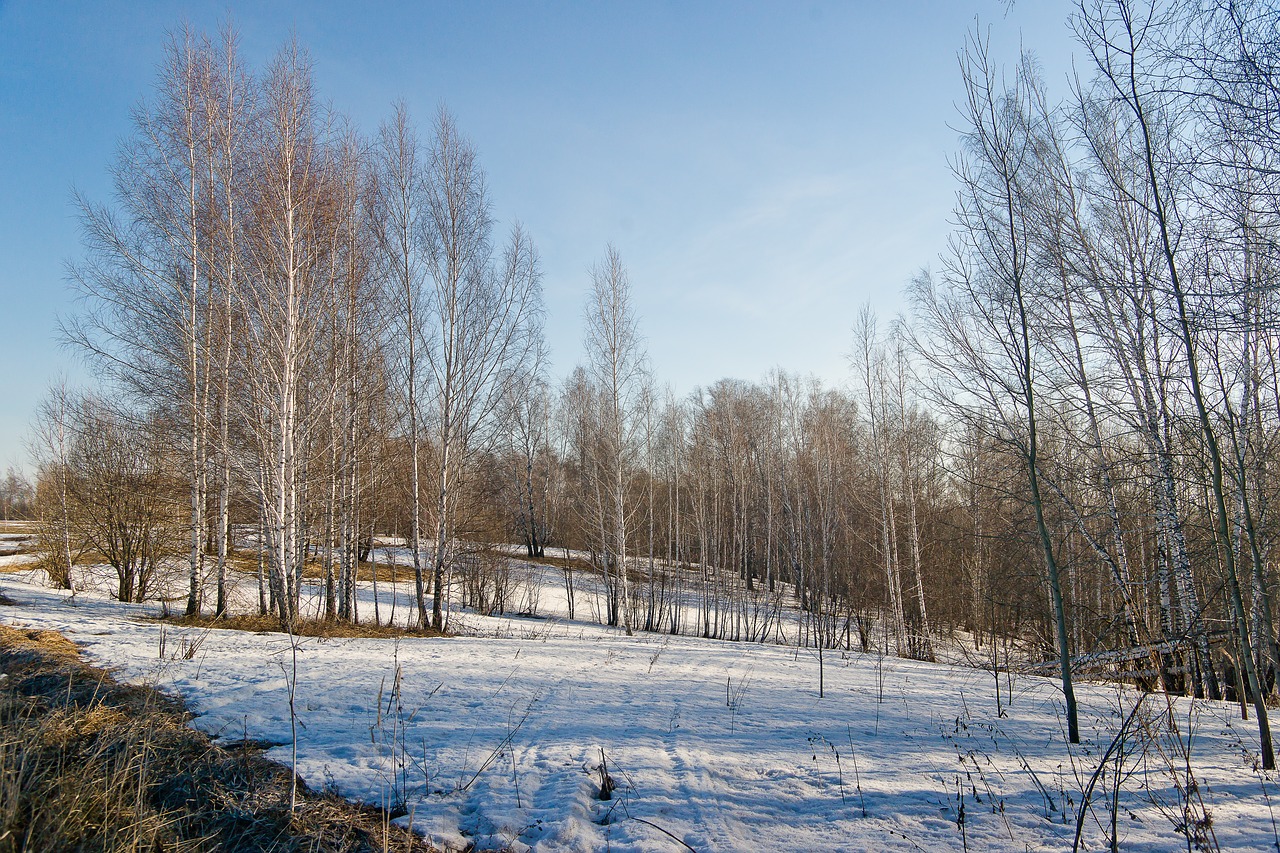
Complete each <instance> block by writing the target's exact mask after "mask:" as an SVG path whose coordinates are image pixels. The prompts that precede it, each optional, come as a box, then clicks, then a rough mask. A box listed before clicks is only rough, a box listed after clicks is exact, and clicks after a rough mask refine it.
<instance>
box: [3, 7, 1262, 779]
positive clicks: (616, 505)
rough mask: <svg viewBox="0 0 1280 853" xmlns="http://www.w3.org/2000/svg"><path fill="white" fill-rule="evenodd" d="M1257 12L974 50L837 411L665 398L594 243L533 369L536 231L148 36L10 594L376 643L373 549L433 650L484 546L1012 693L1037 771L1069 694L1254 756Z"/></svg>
mask: <svg viewBox="0 0 1280 853" xmlns="http://www.w3.org/2000/svg"><path fill="white" fill-rule="evenodd" d="M1278 24H1280V13H1278V12H1277V10H1276V9H1275V8H1274V6H1273V4H1270V3H1267V2H1260V0H1238V2H1226V0H1221V2H1218V0H1185V2H1170V3H1162V2H1157V3H1145V2H1136V0H1133V2H1131V0H1084V2H1082V3H1081V5H1080V7H1079V8H1078V9H1077V10H1076V11H1075V13H1074V14H1073V16H1072V18H1071V22H1070V26H1071V27H1072V28H1073V30H1074V35H1075V37H1076V40H1077V45H1078V47H1077V61H1076V68H1075V75H1076V76H1075V77H1074V78H1073V79H1072V80H1070V81H1066V82H1064V83H1063V84H1061V85H1059V84H1058V83H1057V82H1054V81H1046V80H1045V79H1044V78H1043V76H1042V74H1041V72H1040V70H1039V67H1038V65H1037V62H1036V60H1035V57H1034V53H1033V52H1031V51H1030V50H1029V51H1028V52H1027V53H1026V54H1024V55H1022V56H1017V57H997V56H993V55H991V52H990V51H989V49H988V45H987V42H986V40H985V39H984V37H983V35H982V32H981V31H980V30H979V31H975V33H974V34H973V35H972V36H971V37H970V40H969V42H968V44H967V45H966V46H965V47H964V49H963V51H962V52H961V55H960V61H959V66H958V73H959V74H960V75H962V78H963V83H964V92H965V100H964V102H963V103H961V104H959V105H958V107H959V109H960V113H961V116H962V126H960V127H959V132H960V139H959V143H958V152H957V153H956V154H955V156H954V158H953V161H952V162H953V171H954V180H955V190H956V207H955V210H954V215H953V217H954V226H955V228H954V232H953V235H952V239H951V243H950V246H949V248H948V250H947V252H946V253H945V254H944V255H943V256H942V257H941V258H939V259H929V258H921V259H920V263H921V265H922V266H921V272H920V273H919V275H918V276H917V277H916V278H915V279H914V280H913V281H912V282H910V284H909V286H908V292H909V304H910V310H909V311H908V312H907V313H906V314H905V315H904V316H901V317H896V318H891V319H889V318H877V317H876V316H874V314H873V313H872V312H871V311H870V310H869V309H868V310H867V311H865V312H863V314H862V315H861V316H858V317H850V318H849V320H850V322H849V327H850V338H849V374H848V378H847V381H846V382H844V383H840V384H839V385H835V386H832V385H824V384H823V383H821V382H819V381H818V380H816V379H813V378H810V377H806V376H804V375H800V374H797V373H794V372H790V371H788V370H786V369H782V368H779V369H777V370H775V371H774V372H772V373H770V375H768V376H766V377H762V378H759V379H756V380H754V381H745V380H740V379H728V378H726V379H724V380H721V381H719V382H716V383H714V384H713V385H711V386H709V387H706V388H702V389H699V390H696V391H694V392H693V393H692V394H689V395H687V396H677V395H676V394H674V393H673V392H672V391H671V390H669V388H668V387H667V386H665V385H664V384H663V382H662V378H661V377H658V376H655V375H654V374H653V372H652V371H651V370H650V369H649V365H648V360H647V358H646V351H645V350H646V346H645V339H644V335H643V330H642V318H640V317H638V316H637V314H636V311H635V308H634V304H633V299H632V292H633V291H632V288H633V287H643V286H644V282H639V281H638V282H635V283H634V284H633V282H632V281H631V280H630V277H629V274H628V270H627V267H626V264H625V261H624V254H625V246H621V247H615V246H607V247H602V248H600V249H599V250H598V255H597V256H596V260H595V261H594V263H592V262H591V261H590V260H589V258H588V259H584V267H585V266H590V282H591V286H590V291H589V293H588V294H586V297H585V299H584V307H583V337H582V344H583V352H584V353H585V355H584V358H583V360H582V362H581V363H580V364H579V365H577V366H576V367H574V368H573V369H572V370H570V371H568V373H567V375H564V376H553V375H551V371H550V367H549V358H548V349H549V345H550V344H549V342H548V341H546V340H545V337H544V334H543V330H542V321H543V306H542V300H541V286H542V277H541V272H540V266H539V256H538V249H537V247H536V244H535V241H534V235H531V234H529V233H527V232H526V231H525V230H524V229H523V228H522V227H521V226H520V225H519V224H518V223H499V222H497V221H495V217H494V214H493V210H492V203H491V200H490V197H489V194H488V188H487V186H486V177H485V172H484V169H483V166H482V164H481V160H480V154H479V152H477V151H476V150H475V148H474V146H473V145H472V143H471V142H470V141H469V140H468V138H467V136H466V135H465V133H464V131H463V129H462V128H460V127H459V126H458V125H457V122H456V120H455V119H454V117H453V116H452V115H451V114H450V113H449V112H448V110H447V109H445V108H441V109H440V110H439V111H438V113H436V114H435V115H433V116H429V117H426V118H425V119H422V118H419V119H415V117H413V116H411V115H409V113H408V110H407V108H406V107H404V106H403V105H397V106H393V107H392V108H391V110H390V112H389V114H388V117H387V118H386V120H385V121H384V122H383V123H382V124H381V125H380V126H379V127H377V128H373V129H362V128H358V127H355V126H353V124H352V123H351V122H350V121H349V120H348V119H346V118H344V117H343V116H342V115H340V114H337V113H336V112H334V111H333V110H331V109H329V108H327V107H326V106H324V100H323V98H322V96H321V94H320V93H318V92H316V91H315V90H314V86H313V79H312V71H311V68H310V60H309V58H308V55H307V53H306V51H305V49H304V48H303V47H302V46H301V45H299V44H297V43H290V44H287V45H285V46H284V47H283V48H282V49H281V50H280V52H279V53H278V54H277V55H276V57H275V58H274V59H273V60H272V61H271V62H270V63H269V64H267V65H265V66H264V67H262V68H253V67H249V66H247V65H246V63H245V61H244V59H243V58H242V56H241V54H240V49H239V46H238V40H237V36H236V33H235V32H234V30H232V29H230V28H228V29H227V30H225V31H224V32H222V33H220V34H216V35H207V34H204V33H198V32H194V31H191V30H178V31H177V32H175V34H174V36H173V38H172V40H171V42H170V43H169V44H167V45H166V48H165V63H164V65H163V67H162V69H161V71H160V73H159V74H158V77H157V80H156V82H155V88H154V90H153V91H152V92H150V93H148V94H147V96H146V98H145V99H144V101H143V102H142V104H141V105H140V106H139V107H138V109H137V110H136V113H135V115H134V117H133V133H132V135H131V136H130V137H129V138H128V139H127V140H125V141H124V142H123V143H122V145H121V147H120V151H119V155H118V158H117V160H116V161H115V162H113V163H112V164H111V165H110V167H109V168H110V174H111V177H112V180H113V185H114V192H113V195H112V197H111V198H110V199H108V200H102V199H92V198H78V199H77V206H78V212H79V217H80V222H81V227H82V234H83V249H84V253H83V256H82V258H81V259H79V260H78V261H76V262H75V263H74V264H73V265H72V267H71V272H70V277H71V280H72V285H73V287H74V288H75V290H76V292H77V294H78V296H79V297H80V300H81V302H80V306H81V310H80V311H79V313H77V314H76V315H75V316H74V317H71V318H69V319H68V320H67V322H66V323H65V327H64V334H65V336H66V338H67V340H68V341H69V342H70V343H71V344H72V345H73V346H75V347H76V348H77V349H78V350H79V351H80V352H82V353H83V354H84V355H85V356H86V358H88V359H89V361H90V362H91V363H92V364H93V365H94V367H95V369H96V371H97V375H98V376H99V377H100V380H101V382H100V385H99V387H97V388H96V389H93V390H77V389H71V388H67V387H57V388H54V389H51V390H50V392H49V395H48V397H47V398H46V400H45V402H44V404H43V406H42V408H41V410H40V412H39V413H38V415H37V416H36V418H35V422H34V425H33V440H32V448H33V452H34V453H35V454H36V456H37V457H38V458H37V472H38V474H37V478H36V479H37V483H36V488H35V496H34V504H33V506H32V508H31V511H32V512H33V513H34V515H35V517H36V518H37V519H38V521H39V531H40V533H39V535H40V542H41V551H42V566H43V567H44V568H45V570H46V571H47V572H48V575H49V578H50V579H51V581H52V582H54V583H55V584H57V585H61V586H64V587H70V586H72V585H73V584H74V583H75V579H76V576H77V572H78V571H79V568H78V567H79V566H80V565H81V563H83V562H86V561H88V562H99V563H105V564H109V565H110V567H111V568H112V569H113V570H114V574H115V576H116V578H117V579H118V584H117V589H116V593H117V595H118V597H119V598H120V599H121V600H122V601H142V600H145V599H149V598H153V597H154V596H155V595H156V594H157V590H158V588H159V578H160V576H161V575H164V574H166V573H172V572H174V571H177V570H179V569H178V567H180V571H181V572H182V574H183V577H184V579H185V583H184V588H185V592H186V594H185V600H184V602H183V603H182V607H183V609H184V610H185V613H186V614H187V615H188V616H198V615H202V614H203V615H212V616H215V617H221V616H225V615H227V614H228V613H229V612H230V610H231V601H232V595H231V589H232V588H233V587H234V586H235V585H236V583H237V582H240V581H243V582H244V583H249V584H254V583H256V593H255V600H256V602H257V607H258V610H259V611H260V612H261V613H262V614H268V615H271V616H273V617H274V618H276V619H278V620H279V622H280V624H281V625H282V626H283V627H289V626H292V625H293V624H295V622H296V621H297V620H299V619H301V618H311V617H318V618H323V619H329V620H337V621H346V622H355V621H361V622H369V621H372V620H373V619H374V617H375V614H370V613H368V612H359V609H358V606H357V596H356V589H357V584H358V582H363V580H364V578H365V576H366V574H367V573H368V572H369V571H370V566H369V558H370V556H371V553H372V552H373V550H374V546H375V542H376V541H379V540H381V541H388V540H398V541H400V542H402V543H403V544H404V546H405V547H406V548H407V550H408V552H409V553H410V554H411V556H412V565H411V566H410V567H409V570H410V571H411V572H412V585H413V590H414V599H415V604H416V606H415V611H414V620H415V622H416V625H417V627H418V628H419V629H421V630H424V631H425V630H427V629H429V628H430V629H434V630H436V631H441V630H447V629H448V626H449V618H450V614H451V612H454V611H456V610H458V609H459V608H472V609H475V610H477V611H480V612H483V613H493V612H503V611H517V610H519V609H520V602H519V601H517V600H516V599H515V596H514V595H513V594H512V593H511V589H512V581H511V578H510V568H509V566H508V564H507V563H506V562H505V561H503V560H501V559H496V558H495V557H494V554H495V553H496V552H495V550H494V548H495V546H498V545H502V544H511V543H515V544H518V545H519V546H520V547H521V548H522V549H523V552H524V554H525V555H526V556H527V557H528V558H529V559H531V560H540V561H545V562H547V563H548V564H549V565H554V566H556V567H558V568H559V569H560V570H562V572H561V574H562V576H563V583H564V589H565V595H566V597H567V600H568V603H569V608H570V613H569V615H570V617H571V618H578V619H588V620H598V621H600V622H603V623H606V624H608V625H615V626H619V627H620V628H622V629H623V630H625V631H626V632H627V633H628V634H631V633H632V632H640V631H648V632H666V633H669V634H688V635H695V636H701V637H707V638H719V639H726V640H738V641H750V642H760V643H777V642H782V643H789V644H795V645H799V646H808V647H817V648H827V649H835V648H842V649H851V648H852V649H860V650H862V651H868V650H871V649H877V650H880V651H881V652H883V653H884V654H888V655H897V656H902V657H911V658H917V659H921V660H931V659H933V657H934V655H935V650H936V649H937V648H939V647H940V645H941V644H946V645H955V644H958V643H966V644H969V645H971V646H973V647H974V648H975V649H977V650H979V651H980V652H981V654H983V655H985V656H986V657H987V658H988V659H989V660H990V661H992V664H993V666H995V667H996V668H997V669H998V668H999V666H1000V665H1001V664H1000V658H1001V656H1002V655H1003V656H1004V665H1005V666H1006V667H1007V666H1008V665H1009V661H1010V656H1012V657H1013V659H1016V660H1017V661H1019V662H1021V663H1031V662H1037V663H1043V664H1045V665H1047V666H1049V667H1050V670H1049V671H1051V672H1052V673H1053V674H1055V675H1056V676H1058V677H1059V678H1060V679H1061V682H1062V689H1063V692H1064V695H1065V697H1066V707H1067V716H1068V725H1069V728H1070V731H1069V735H1070V739H1071V740H1073V741H1074V740H1076V739H1077V738H1078V733H1077V731H1076V722H1075V711H1074V700H1073V688H1072V678H1073V675H1074V674H1076V673H1078V672H1081V671H1085V672H1093V673H1097V672H1103V673H1107V674H1111V675H1113V676H1115V677H1117V678H1122V679H1126V680H1130V681H1135V682H1137V683H1139V684H1141V685H1142V686H1144V687H1146V688H1148V689H1163V690H1166V691H1169V692H1171V693H1185V694H1188V695H1195V696H1201V697H1207V698H1214V699H1216V698H1222V697H1228V698H1232V699H1235V700H1237V701H1239V702H1241V704H1242V707H1243V706H1244V705H1245V704H1246V703H1247V704H1248V705H1250V706H1251V709H1252V711H1253V713H1254V714H1255V715H1256V717H1257V720H1258V724H1259V727H1260V728H1259V731H1260V732H1261V733H1262V734H1261V738H1262V755H1263V763H1264V766H1265V767H1267V768H1271V767H1273V766H1274V757H1273V752H1272V747H1271V743H1270V734H1269V728H1268V726H1267V710H1268V707H1267V706H1268V702H1269V701H1270V700H1274V699H1275V698H1277V692H1276V691H1277V688H1276V683H1275V682H1276V670H1277V666H1278V665H1280V644H1278V642H1277V622H1276V614H1275V613H1274V612H1273V611H1274V609H1275V607H1276V604H1275V601H1274V598H1275V585H1276V553H1275V550H1274V548H1275V544H1276V537H1277V534H1278V533H1280V519H1278V518H1277V515H1276V513H1277V511H1278V510H1280V507H1277V494H1276V491H1277V488H1278V487H1280V471H1277V462H1278V461H1280V457H1274V458H1273V454H1274V453H1276V452H1277V446H1276V439H1277V436H1278V435H1280V433H1278V428H1280V337H1278V336H1277V334H1276V324H1277V322H1278V321H1280V298H1278V294H1277V290H1276V287H1277V275H1278V274H1280V244H1278V243H1277V238H1280V195H1278V194H1277V192H1278V190H1280V184H1278V181H1280V40H1278V39H1277V38H1276V32H1277V26H1278ZM420 122H421V123H420ZM886 284H887V285H895V284H896V283H886ZM785 285H786V283H785V282H779V286H780V287H782V286H785ZM643 319H644V322H646V323H660V322H661V321H662V318H660V317H652V318H643ZM550 343H554V344H555V346H556V347H557V348H558V349H563V348H564V347H565V346H566V344H565V342H560V341H556V342H550ZM10 479H12V478H10ZM21 491H22V490H21V489H20V488H19V487H18V485H16V484H10V485H9V486H7V487H6V492H5V494H6V496H9V495H10V494H11V493H12V495H13V498H12V500H14V501H18V502H20V503H25V498H22V495H21V494H20V493H21ZM19 498H22V500H20V501H19ZM9 501H10V497H6V502H7V503H8V502H9ZM7 503H6V506H7ZM309 573H316V576H318V577H320V578H321V579H322V586H323V596H322V605H323V612H322V613H314V614H307V613H303V612H301V611H300V605H299V601H300V589H301V582H302V579H303V578H304V577H305V576H308V574H309ZM588 576H589V577H590V578H592V579H593V580H594V581H595V582H593V583H592V584H591V585H590V587H589V588H588V587H581V584H582V579H583V578H585V577H588ZM375 577H376V575H375ZM588 589H589V590H590V591H587V590H588ZM597 589H602V590H603V594H602V595H599V596H597V595H596V594H595V592H594V591H595V590H597ZM575 591H577V594H575ZM786 608H798V609H799V610H800V611H801V612H803V613H804V614H805V616H804V619H803V621H802V622H801V623H800V625H799V628H798V629H795V630H792V629H790V628H789V627H785V628H784V624H783V619H782V613H783V611H784V609H786ZM996 683H997V685H999V680H998V679H997V682H996ZM997 689H998V687H997Z"/></svg>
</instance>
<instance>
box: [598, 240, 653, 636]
mask: <svg viewBox="0 0 1280 853" xmlns="http://www.w3.org/2000/svg"><path fill="white" fill-rule="evenodd" d="M585 319H586V333H585V339H584V345H585V347H586V351H587V362H588V370H589V372H590V376H591V379H592V381H593V382H594V383H595V384H596V386H597V387H598V388H599V395H600V404H601V411H600V417H601V429H600V442H601V446H600V454H601V458H600V464H599V468H598V470H597V472H596V475H595V476H596V478H597V482H596V484H595V485H596V488H597V489H598V490H599V491H600V492H601V493H602V494H603V495H604V499H603V501H602V509H603V512H602V513H601V516H602V518H603V519H607V521H606V522H605V523H604V524H603V525H602V527H603V531H602V532H605V533H606V534H607V537H608V538H607V539H606V540H605V541H604V542H603V543H602V544H603V545H604V546H605V547H606V549H607V551H606V553H607V559H606V565H609V564H612V566H613V568H614V570H615V571H616V573H617V579H618V583H619V585H620V587H621V593H622V603H621V614H620V615H621V618H622V624H623V627H624V628H625V629H626V632H627V634H628V635H630V634H631V633H632V628H631V595H630V586H629V581H628V577H627V542H628V536H629V534H630V526H631V522H632V516H633V514H634V512H635V507H634V506H633V505H632V503H631V501H630V500H629V497H630V496H629V485H630V476H631V467H632V465H633V464H634V461H635V456H636V453H637V450H638V449H637V447H636V440H637V435H638V430H639V428H640V421H639V418H637V414H638V408H639V404H640V394H641V392H642V389H643V387H644V379H645V374H646V369H647V368H646V359H645V353H644V349H643V346H642V343H641V339H640V332H639V329H638V326H637V322H636V317H635V313H634V310H633V308H632V307H631V282H630V279H629V278H628V276H627V270H626V267H624V266H623V264H622V258H621V256H620V255H619V254H618V251H617V249H615V248H614V247H613V246H609V247H607V248H606V250H605V256H604V259H603V260H602V261H601V262H600V263H598V264H596V265H595V266H594V267H592V269H591V293H590V295H589V296H588V298H587V307H586V312H585Z"/></svg>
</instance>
